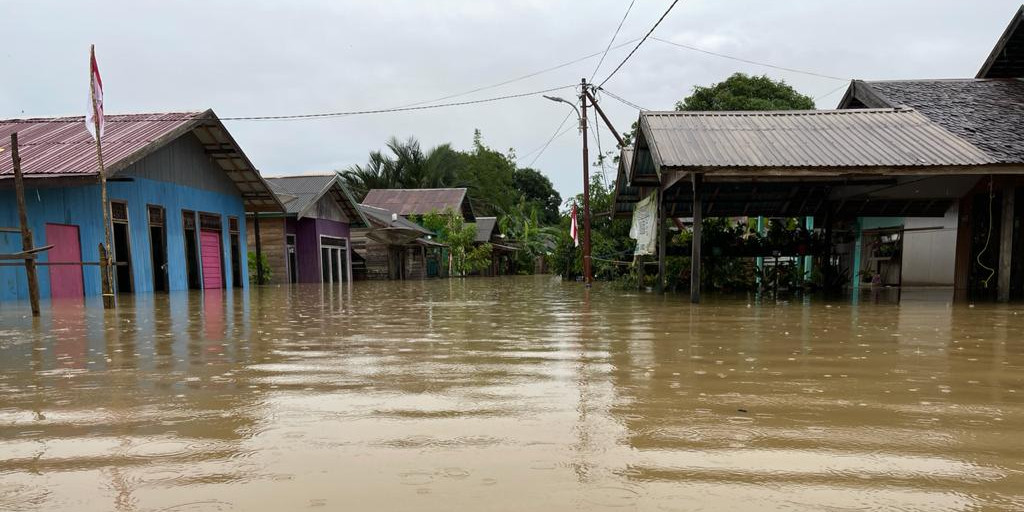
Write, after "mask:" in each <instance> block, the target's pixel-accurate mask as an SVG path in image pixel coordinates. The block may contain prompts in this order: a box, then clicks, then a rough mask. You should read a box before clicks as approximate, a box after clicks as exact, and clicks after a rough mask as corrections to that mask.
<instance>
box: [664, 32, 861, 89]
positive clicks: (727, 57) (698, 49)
mask: <svg viewBox="0 0 1024 512" xmlns="http://www.w3.org/2000/svg"><path fill="white" fill-rule="evenodd" d="M651 39H654V40H655V41H660V42H662V43H665V44H668V45H672V46H676V47H679V48H684V49H687V50H692V51H695V52H700V53H706V54H708V55H714V56H715V57H721V58H723V59H729V60H735V61H739V62H745V63H747V64H754V65H757V66H764V67H767V68H773V69H778V70H782V71H791V72H793V73H800V74H804V75H810V76H816V77H819V78H828V79H830V80H842V81H844V82H848V81H850V79H849V78H842V77H838V76H832V75H826V74H824V73H816V72H814V71H806V70H803V69H796V68H789V67H785V66H778V65H775V64H769V63H767V62H759V61H756V60H751V59H744V58H743V57H736V56H734V55H728V54H725V53H719V52H713V51H711V50H705V49H703V48H698V47H696V46H690V45H688V44H682V43H676V42H673V41H669V40H667V39H662V38H660V37H652V38H651Z"/></svg>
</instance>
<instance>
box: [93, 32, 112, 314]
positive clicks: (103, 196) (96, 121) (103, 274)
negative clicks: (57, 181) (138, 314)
mask: <svg viewBox="0 0 1024 512" xmlns="http://www.w3.org/2000/svg"><path fill="white" fill-rule="evenodd" d="M93 62H96V45H89V99H90V103H91V104H92V121H93V126H94V128H95V130H96V161H97V162H98V163H99V166H100V201H101V202H102V204H103V251H101V252H102V254H101V255H100V279H101V281H102V292H103V309H113V308H114V305H115V302H114V286H113V283H112V279H111V278H112V277H113V276H111V271H110V270H111V267H110V238H111V233H110V206H109V204H108V202H107V172H106V170H105V169H104V168H103V145H102V144H101V143H100V138H101V137H100V115H101V114H100V112H99V109H98V108H97V105H96V80H95V77H94V76H93V73H94V71H93Z"/></svg>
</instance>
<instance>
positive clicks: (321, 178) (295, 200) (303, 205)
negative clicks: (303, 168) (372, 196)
mask: <svg viewBox="0 0 1024 512" xmlns="http://www.w3.org/2000/svg"><path fill="white" fill-rule="evenodd" d="M267 183H268V184H269V185H270V188H271V189H272V190H273V191H274V193H275V194H277V198H278V199H280V200H281V202H282V203H283V204H284V207H285V213H288V214H294V215H298V216H299V217H300V218H301V217H303V216H305V215H308V214H309V213H310V209H311V208H312V207H313V205H315V204H316V203H317V201H319V200H320V198H322V197H324V196H325V195H330V196H332V197H333V198H334V200H335V201H337V203H338V206H340V207H341V209H342V211H344V212H345V216H346V217H347V218H348V219H349V224H350V225H353V226H360V225H368V221H367V219H366V217H365V216H364V215H363V213H362V212H361V211H360V209H359V203H357V202H356V201H355V199H354V198H353V197H352V194H351V193H350V192H349V190H348V188H346V187H345V184H344V183H342V181H341V180H340V179H338V175H337V174H335V173H331V174H313V175H305V176H280V177H276V178H267Z"/></svg>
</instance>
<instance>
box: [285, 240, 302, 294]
mask: <svg viewBox="0 0 1024 512" xmlns="http://www.w3.org/2000/svg"><path fill="white" fill-rule="evenodd" d="M285 248H286V249H287V251H288V282H289V283H297V282H299V265H298V263H299V262H298V258H296V256H295V235H286V236H285Z"/></svg>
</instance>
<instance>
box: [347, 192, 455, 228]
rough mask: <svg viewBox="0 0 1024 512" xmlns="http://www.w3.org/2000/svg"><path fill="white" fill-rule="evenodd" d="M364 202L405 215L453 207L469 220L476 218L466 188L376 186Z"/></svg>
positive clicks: (422, 213) (423, 213)
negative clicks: (393, 187)
mask: <svg viewBox="0 0 1024 512" xmlns="http://www.w3.org/2000/svg"><path fill="white" fill-rule="evenodd" d="M363 204H364V205H369V206H376V207H377V208H384V209H385V210H388V211H392V212H395V213H397V214H399V215H401V216H403V217H404V216H406V215H426V214H428V213H431V212H440V211H442V210H444V209H445V208H451V209H453V210H455V211H457V212H462V216H463V217H464V218H465V219H466V220H467V221H472V220H473V219H474V215H473V208H472V207H471V206H470V204H469V200H468V199H467V198H466V189H464V188H419V189H408V188H396V189H380V188H376V189H373V190H370V191H369V192H368V193H367V194H366V197H365V198H363Z"/></svg>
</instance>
